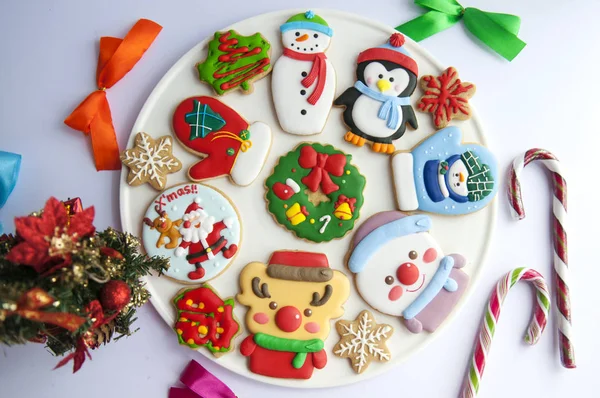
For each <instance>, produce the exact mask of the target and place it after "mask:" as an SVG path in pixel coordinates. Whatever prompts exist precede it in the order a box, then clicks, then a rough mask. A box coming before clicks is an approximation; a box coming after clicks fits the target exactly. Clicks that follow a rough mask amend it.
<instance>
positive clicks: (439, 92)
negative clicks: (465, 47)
mask: <svg viewBox="0 0 600 398" xmlns="http://www.w3.org/2000/svg"><path fill="white" fill-rule="evenodd" d="M420 85H421V88H422V89H423V91H424V93H423V96H422V97H421V98H419V102H417V109H419V110H420V111H421V112H426V113H431V114H432V116H433V124H434V125H435V128H436V129H443V128H444V127H446V126H447V125H448V123H450V121H451V120H452V119H457V120H467V119H470V118H471V107H470V106H469V99H470V98H471V97H472V96H473V95H475V85H474V84H473V83H467V82H462V81H461V80H460V79H459V78H458V71H457V70H456V69H455V68H454V67H452V66H451V67H449V68H448V69H446V70H445V71H444V72H443V73H442V74H441V75H440V76H432V75H427V76H423V77H422V78H421V82H420Z"/></svg>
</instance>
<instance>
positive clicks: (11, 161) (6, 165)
mask: <svg viewBox="0 0 600 398" xmlns="http://www.w3.org/2000/svg"><path fill="white" fill-rule="evenodd" d="M20 169H21V155H18V154H16V153H11V152H4V151H0V209H1V208H2V207H3V206H4V204H5V203H6V201H7V200H8V197H9V196H10V194H11V192H12V191H13V189H14V188H15V185H16V183H17V178H18V177H19V170H20ZM1 233H2V224H0V234H1Z"/></svg>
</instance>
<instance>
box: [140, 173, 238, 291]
mask: <svg viewBox="0 0 600 398" xmlns="http://www.w3.org/2000/svg"><path fill="white" fill-rule="evenodd" d="M143 221H144V226H143V232H142V242H143V244H144V249H146V252H147V253H148V254H149V255H150V256H164V257H167V258H168V259H169V262H170V267H169V269H168V270H167V271H166V272H165V275H166V276H168V277H171V278H173V279H176V280H177V281H179V282H182V283H200V282H206V281H208V280H210V279H213V278H215V277H216V276H218V275H219V274H221V273H222V272H223V271H225V269H226V268H227V267H228V266H229V264H231V262H232V261H233V259H234V257H235V255H236V254H237V253H238V251H239V246H240V243H241V240H242V226H241V218H240V216H239V214H238V212H237V210H236V208H235V206H234V205H233V203H232V202H231V201H230V200H229V198H227V196H225V194H223V193H222V192H221V191H219V190H217V189H215V188H212V187H209V186H208V185H202V184H182V185H177V186H174V187H171V188H169V189H167V190H166V191H164V192H163V193H162V194H161V195H160V196H158V197H156V199H155V200H154V201H153V202H152V203H151V204H150V206H149V207H148V210H147V211H146V215H145V217H144V220H143Z"/></svg>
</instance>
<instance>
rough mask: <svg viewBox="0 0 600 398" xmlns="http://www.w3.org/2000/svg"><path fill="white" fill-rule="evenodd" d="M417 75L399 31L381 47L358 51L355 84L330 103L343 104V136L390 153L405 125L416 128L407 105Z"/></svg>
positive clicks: (417, 71)
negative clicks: (344, 126)
mask: <svg viewBox="0 0 600 398" xmlns="http://www.w3.org/2000/svg"><path fill="white" fill-rule="evenodd" d="M418 74H419V69H418V67H417V63H416V62H415V60H414V59H413V58H411V56H410V54H409V53H408V52H407V51H406V49H405V48H404V36H402V35H401V34H400V33H394V34H393V35H392V36H391V37H390V39H389V40H388V42H387V43H385V44H384V45H383V46H379V47H374V48H369V49H368V50H365V51H363V52H362V53H360V54H359V55H358V60H357V67H356V78H357V81H356V83H354V86H353V87H350V88H348V89H347V90H346V91H344V93H343V94H342V95H340V96H339V97H338V98H337V99H336V100H335V103H334V104H335V105H338V106H344V107H346V109H345V110H344V115H343V117H344V123H346V125H347V126H348V128H349V129H350V131H348V132H347V133H346V135H345V136H344V139H345V140H346V141H348V142H350V143H352V144H354V145H357V146H363V145H364V144H365V142H370V143H371V149H372V150H373V151H375V152H380V153H388V154H390V153H392V152H394V144H393V142H394V141H395V140H397V139H398V138H400V137H402V136H403V135H404V131H405V130H406V125H407V124H409V125H410V126H411V127H412V128H414V129H416V128H417V127H418V125H417V118H416V117H415V113H414V111H413V108H412V105H411V104H410V96H411V95H412V93H413V92H414V91H415V87H416V86H417V75H418Z"/></svg>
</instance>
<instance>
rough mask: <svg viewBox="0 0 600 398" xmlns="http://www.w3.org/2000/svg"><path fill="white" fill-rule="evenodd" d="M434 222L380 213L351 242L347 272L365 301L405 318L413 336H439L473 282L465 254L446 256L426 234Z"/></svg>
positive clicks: (381, 310) (395, 212)
mask: <svg viewBox="0 0 600 398" xmlns="http://www.w3.org/2000/svg"><path fill="white" fill-rule="evenodd" d="M430 228H431V218H429V216H426V215H412V216H408V215H406V214H404V213H401V212H399V211H387V212H382V213H377V214H375V215H374V216H372V217H371V218H369V219H368V220H367V221H365V222H364V223H363V224H362V225H361V226H360V228H358V230H357V231H356V233H355V234H354V236H353V238H352V243H351V249H350V255H349V257H348V268H349V269H350V271H352V272H353V273H354V274H356V278H355V283H356V287H357V289H358V291H359V293H360V295H361V296H362V298H363V299H364V300H365V301H366V302H367V303H368V304H369V305H370V306H371V307H373V308H374V309H376V310H377V311H380V312H382V313H384V314H388V315H392V316H398V317H402V318H403V319H404V324H405V326H406V327H407V328H408V330H410V331H411V332H412V333H420V332H421V331H422V330H426V331H428V332H434V331H435V330H436V329H437V327H438V326H439V325H440V324H441V323H442V322H443V321H444V319H446V317H447V316H448V315H449V314H450V313H451V312H452V310H453V308H454V306H455V305H456V303H457V302H458V300H459V299H460V297H461V296H462V295H463V293H464V291H465V289H466V288H467V285H468V283H469V276H468V275H467V274H466V273H464V272H463V271H462V270H460V268H462V267H463V266H464V265H465V263H466V260H465V258H464V257H463V256H462V255H460V254H451V255H444V253H443V252H442V249H441V248H440V247H439V245H438V244H437V242H436V241H435V239H433V237H432V236H431V235H430V234H429V233H428V232H427V231H429V229H430Z"/></svg>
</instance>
